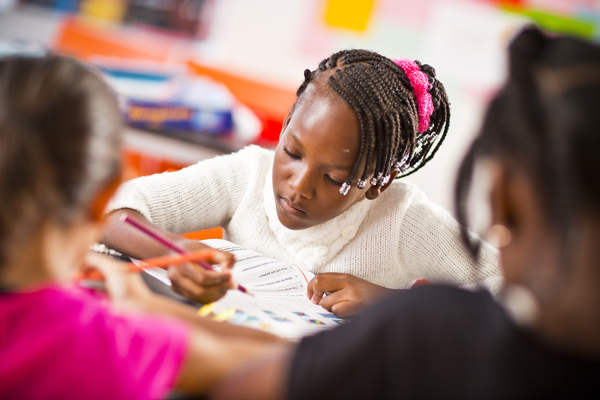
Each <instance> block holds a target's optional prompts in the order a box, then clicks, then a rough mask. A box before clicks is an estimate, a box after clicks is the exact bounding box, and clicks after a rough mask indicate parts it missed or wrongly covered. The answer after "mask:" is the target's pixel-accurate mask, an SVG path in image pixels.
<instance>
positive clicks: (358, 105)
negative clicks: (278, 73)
mask: <svg viewBox="0 0 600 400" xmlns="http://www.w3.org/2000/svg"><path fill="white" fill-rule="evenodd" d="M402 61H403V60H394V61H392V60H390V59H389V58H387V57H384V56H382V55H380V54H377V53H374V52H371V51H368V50H357V49H354V50H343V51H340V52H337V53H335V54H333V55H332V56H331V57H329V58H326V59H325V60H323V61H321V63H320V64H319V67H318V68H317V69H316V70H315V71H310V70H308V69H307V70H305V71H304V82H303V83H302V85H300V87H299V88H298V91H297V93H296V95H297V97H298V99H300V97H301V96H302V93H304V90H305V89H306V87H307V86H308V84H309V83H310V82H311V81H312V80H314V79H318V78H319V77H320V76H321V75H323V74H326V73H327V72H328V71H331V73H330V74H328V75H329V77H328V78H327V81H328V83H329V85H330V86H331V87H332V88H333V89H334V90H335V91H336V92H337V93H338V94H339V95H340V96H341V97H342V98H343V99H344V100H345V101H346V102H347V103H348V104H349V105H350V106H351V107H352V109H353V110H354V112H355V113H356V115H357V117H358V121H359V125H360V134H361V140H360V152H359V156H358V160H357V161H356V164H355V165H354V168H353V170H352V172H351V174H350V177H349V178H348V180H347V181H346V182H345V183H344V185H343V186H342V188H341V189H340V193H342V194H346V193H347V192H348V190H349V189H350V185H351V183H352V181H353V180H354V178H355V176H356V174H357V172H358V171H357V170H358V167H359V165H360V163H361V162H362V160H363V159H365V158H366V160H365V161H366V163H365V167H364V170H363V171H362V175H361V177H360V179H359V181H358V184H357V186H358V188H360V189H362V188H364V187H365V185H366V180H367V177H368V170H369V167H370V166H371V163H372V160H373V158H375V171H374V177H373V178H372V180H371V185H373V186H375V185H385V184H386V183H387V182H388V181H389V179H390V175H391V172H392V170H393V169H397V170H398V171H399V172H398V175H397V176H396V178H400V177H404V176H408V175H410V174H412V173H414V172H416V171H418V170H419V169H420V168H422V167H423V166H424V165H425V164H426V163H427V162H428V161H430V160H431V159H432V158H433V156H434V155H435V153H436V152H437V150H438V149H439V147H440V145H441V144H442V142H443V141H444V139H445V137H446V134H447V132H448V128H449V122H450V107H449V102H448V97H447V96H446V91H445V90H444V86H443V85H442V83H441V82H439V81H438V80H437V79H435V70H434V69H433V68H432V67H430V66H429V65H426V64H421V63H419V62H418V61H416V62H414V63H416V64H414V63H413V62H412V61H408V60H405V61H408V62H409V63H412V64H411V65H413V66H415V67H416V66H418V69H419V70H420V71H417V74H419V73H422V74H425V75H422V74H421V76H426V80H427V82H426V83H425V85H427V87H426V88H425V89H426V90H427V92H428V93H429V94H430V96H431V102H432V104H433V109H432V110H431V111H430V113H431V114H430V116H429V118H428V121H427V122H428V124H425V126H424V127H423V125H422V121H421V120H422V119H423V118H422V117H423V115H422V114H423V113H422V112H421V110H420V109H419V104H418V100H419V99H418V98H417V97H418V96H417V94H416V92H415V87H414V86H413V84H412V83H411V80H410V79H409V76H408V74H407V72H408V71H407V72H405V69H403V67H401V65H400V63H401V62H402ZM420 112H421V115H419V113H420Z"/></svg>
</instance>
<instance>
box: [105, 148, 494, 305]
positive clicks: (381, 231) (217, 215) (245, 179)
mask: <svg viewBox="0 0 600 400" xmlns="http://www.w3.org/2000/svg"><path fill="white" fill-rule="evenodd" d="M272 163H273V151H271V150H266V149H263V148H260V147H257V146H249V147H246V148H245V149H243V150H241V151H239V152H237V153H234V154H230V155H225V156H219V157H216V158H213V159H209V160H205V161H201V162H199V163H198V164H195V165H192V166H190V167H187V168H184V169H182V170H180V171H177V172H170V173H163V174H157V175H152V176H147V177H141V178H138V179H135V180H132V181H129V182H127V183H125V184H124V185H123V186H122V187H121V188H120V189H119V191H118V192H117V194H116V196H115V197H114V198H113V200H112V201H111V202H110V204H109V206H108V211H112V210H115V209H118V208H131V209H134V210H136V211H138V212H140V213H142V214H143V215H144V216H145V217H146V218H148V220H150V221H151V222H152V223H154V224H156V225H158V226H160V227H162V228H164V229H167V230H169V231H171V232H175V233H184V232H192V231H198V230H202V229H207V228H213V227H216V226H221V227H223V228H224V229H225V232H226V238H227V239H228V240H230V241H232V242H234V243H237V244H239V245H241V246H244V247H247V248H249V249H252V250H255V251H257V252H259V253H262V254H264V255H266V256H269V257H273V258H276V259H279V260H281V261H284V262H287V263H289V264H292V265H295V266H297V267H300V268H302V269H306V270H308V271H311V272H313V273H315V274H317V273H321V272H343V273H349V274H352V275H354V276H357V277H360V278H362V279H365V280H367V281H370V282H373V283H376V284H378V285H382V286H386V287H390V288H405V287H407V286H408V285H409V284H410V283H411V282H412V281H414V280H415V279H418V278H427V279H428V280H430V281H432V282H445V283H450V284H455V285H461V286H463V285H469V284H474V283H476V282H477V280H482V281H485V282H484V286H485V287H487V288H488V289H491V291H492V292H493V293H496V292H497V291H498V289H499V286H500V284H501V278H500V270H499V267H498V252H497V250H496V249H494V248H493V247H492V246H490V245H489V244H487V243H486V244H484V246H483V248H482V254H481V258H480V261H479V265H478V266H475V265H474V263H473V262H472V261H471V259H470V257H469V256H468V254H467V253H466V252H465V251H464V249H463V246H462V244H461V242H460V238H459V228H458V224H457V222H456V221H455V220H454V219H453V218H452V216H451V215H450V214H449V213H448V212H446V211H445V210H443V209H441V208H440V207H438V206H437V205H435V204H433V203H431V202H430V201H428V199H427V198H426V196H425V195H424V194H423V192H421V191H420V190H419V189H417V188H416V187H415V186H413V185H410V184H408V183H404V182H400V181H395V182H394V183H392V185H391V186H390V187H389V188H388V189H387V190H386V191H384V192H383V193H382V194H381V196H380V197H379V198H378V199H376V200H373V201H372V200H366V199H363V200H361V201H359V202H357V203H356V204H354V205H353V206H352V207H350V208H349V209H348V210H347V211H345V212H344V213H342V214H341V215H339V216H338V217H336V218H334V219H332V220H330V221H327V222H325V223H323V224H321V225H318V226H315V227H312V228H308V229H304V230H299V231H293V230H289V229H287V228H285V227H284V226H283V225H282V224H281V223H280V222H279V219H278V218H277V212H276V209H275V200H274V195H273V187H272V178H271V167H272Z"/></svg>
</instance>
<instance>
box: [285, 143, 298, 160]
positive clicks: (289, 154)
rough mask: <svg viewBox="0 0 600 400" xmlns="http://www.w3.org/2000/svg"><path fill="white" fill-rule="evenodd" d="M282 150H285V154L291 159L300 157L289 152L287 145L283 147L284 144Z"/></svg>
mask: <svg viewBox="0 0 600 400" xmlns="http://www.w3.org/2000/svg"><path fill="white" fill-rule="evenodd" d="M283 151H285V154H287V155H288V156H289V157H290V158H291V159H293V160H299V159H300V157H299V156H297V155H295V154H293V153H292V152H290V151H289V150H288V148H287V147H285V146H284V147H283Z"/></svg>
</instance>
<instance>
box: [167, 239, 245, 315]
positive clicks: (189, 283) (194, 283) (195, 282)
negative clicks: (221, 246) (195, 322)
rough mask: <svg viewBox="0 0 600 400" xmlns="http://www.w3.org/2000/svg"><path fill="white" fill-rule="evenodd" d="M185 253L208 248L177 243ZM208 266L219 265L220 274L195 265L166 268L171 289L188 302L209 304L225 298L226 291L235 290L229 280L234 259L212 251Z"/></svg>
mask: <svg viewBox="0 0 600 400" xmlns="http://www.w3.org/2000/svg"><path fill="white" fill-rule="evenodd" d="M178 244H180V245H182V247H184V248H185V249H186V250H187V251H193V250H199V249H205V248H210V247H209V246H207V245H205V244H204V243H200V242H196V241H191V240H186V241H185V242H179V243H178ZM206 261H207V262H208V264H209V265H219V266H220V267H221V272H217V271H213V270H207V269H205V268H203V267H202V266H200V265H198V264H196V263H185V264H182V265H173V266H170V267H169V268H168V276H169V279H170V280H171V283H172V285H173V286H172V287H173V289H174V290H175V291H176V292H178V293H180V294H182V295H183V296H185V297H187V298H188V299H190V300H193V301H197V302H200V303H210V302H213V301H216V300H218V299H220V298H221V297H223V296H225V293H227V290H229V289H233V288H235V284H234V283H233V280H232V278H231V272H230V271H231V269H232V268H233V266H234V264H235V257H234V256H233V254H231V253H227V252H225V251H220V250H214V251H212V252H211V259H209V260H206Z"/></svg>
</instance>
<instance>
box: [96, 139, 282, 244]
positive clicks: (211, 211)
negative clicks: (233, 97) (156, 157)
mask: <svg viewBox="0 0 600 400" xmlns="http://www.w3.org/2000/svg"><path fill="white" fill-rule="evenodd" d="M269 158H272V153H271V152H269V151H268V150H265V149H261V148H259V147H257V146H248V147H246V148H244V149H243V150H240V151H239V152H237V153H234V154H229V155H224V156H218V157H215V158H212V159H209V160H204V161H201V162H199V163H197V164H194V165H192V166H189V167H187V168H184V169H182V170H179V171H176V172H166V173H162V174H156V175H150V176H145V177H140V178H137V179H133V180H131V181H129V182H126V183H125V184H123V185H122V187H121V188H120V189H119V190H118V192H117V194H116V195H115V197H114V198H113V199H112V200H111V202H110V203H109V205H108V207H107V212H109V211H112V210H116V209H119V208H131V209H134V210H136V211H138V212H140V213H141V214H143V215H144V216H145V217H146V218H148V220H150V221H151V222H152V223H154V224H156V225H158V226H160V227H161V228H163V229H166V230H168V231H171V232H174V233H185V232H193V231H197V230H201V229H207V228H213V227H216V226H226V225H227V223H228V222H229V220H230V219H231V217H232V215H233V214H234V213H235V212H236V210H237V208H238V206H239V204H240V203H241V201H242V198H243V197H244V194H245V192H246V189H247V187H248V182H249V179H250V177H251V176H252V173H253V170H256V169H257V168H258V167H259V166H260V164H261V162H269V160H268V159H269Z"/></svg>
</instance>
